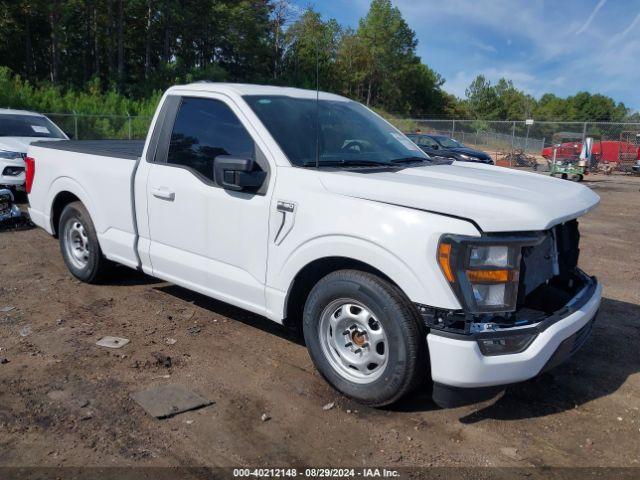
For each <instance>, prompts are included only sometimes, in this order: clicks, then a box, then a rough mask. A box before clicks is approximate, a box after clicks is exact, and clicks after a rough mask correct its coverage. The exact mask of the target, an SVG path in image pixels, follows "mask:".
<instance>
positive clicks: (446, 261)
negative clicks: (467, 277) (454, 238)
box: [438, 243, 455, 283]
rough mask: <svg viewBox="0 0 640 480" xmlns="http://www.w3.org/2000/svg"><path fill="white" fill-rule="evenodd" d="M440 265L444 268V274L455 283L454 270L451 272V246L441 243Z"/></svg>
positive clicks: (439, 250) (439, 252) (439, 246)
mask: <svg viewBox="0 0 640 480" xmlns="http://www.w3.org/2000/svg"><path fill="white" fill-rule="evenodd" d="M438 263H439V264H440V268H442V273H444V276H445V277H446V278H447V280H449V282H451V283H453V282H454V281H455V276H454V275H453V270H451V245H450V244H448V243H441V244H440V245H438Z"/></svg>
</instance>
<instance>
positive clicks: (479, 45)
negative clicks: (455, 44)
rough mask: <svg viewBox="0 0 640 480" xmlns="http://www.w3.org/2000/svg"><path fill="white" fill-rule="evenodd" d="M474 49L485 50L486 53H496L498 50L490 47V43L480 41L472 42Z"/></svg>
mask: <svg viewBox="0 0 640 480" xmlns="http://www.w3.org/2000/svg"><path fill="white" fill-rule="evenodd" d="M471 46H472V47H476V48H479V49H480V50H484V51H485V52H490V53H495V52H497V51H498V50H497V49H496V47H494V46H493V45H489V44H488V43H484V42H481V41H479V40H475V41H473V42H471Z"/></svg>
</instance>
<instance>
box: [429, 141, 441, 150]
mask: <svg viewBox="0 0 640 480" xmlns="http://www.w3.org/2000/svg"><path fill="white" fill-rule="evenodd" d="M431 148H433V149H434V150H438V149H439V148H440V146H439V145H438V144H436V143H434V144H433V145H431Z"/></svg>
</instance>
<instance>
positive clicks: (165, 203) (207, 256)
mask: <svg viewBox="0 0 640 480" xmlns="http://www.w3.org/2000/svg"><path fill="white" fill-rule="evenodd" d="M234 108H236V107H235V106H234V105H232V104H230V103H227V102H225V101H223V100H222V99H218V98H211V97H207V98H205V97H182V98H181V99H180V106H179V107H178V111H177V113H176V117H175V121H174V122H173V129H172V131H171V135H170V140H169V146H168V148H167V149H166V151H165V152H164V158H162V157H160V158H157V159H156V161H155V162H154V163H152V164H151V166H150V170H149V176H148V181H147V198H148V221H149V234H150V247H149V255H150V261H151V265H152V269H153V275H154V276H157V277H159V278H163V279H165V280H168V281H171V282H173V283H176V284H178V285H182V286H185V287H187V288H189V289H192V290H196V291H199V292H201V293H204V294H206V295H208V296H211V297H214V298H217V299H220V300H223V301H226V302H229V303H232V304H234V305H238V306H241V307H243V308H246V309H248V310H252V311H255V312H259V313H261V312H263V311H264V308H265V295H264V286H265V275H266V264H267V242H268V219H269V202H270V195H271V189H265V191H264V193H245V192H232V191H229V190H225V189H223V188H221V187H220V186H219V185H217V184H216V183H215V182H214V176H213V159H214V158H215V157H216V156H217V155H233V156H236V157H240V158H252V159H254V160H256V161H257V162H258V163H259V164H260V166H261V168H263V169H265V170H266V171H267V172H268V171H269V170H268V169H269V166H268V163H267V161H266V159H265V157H264V156H263V155H262V154H261V151H260V148H259V147H258V146H257V144H256V142H255V141H254V139H253V138H252V136H251V134H250V133H249V131H248V130H247V128H245V126H244V125H243V123H242V121H241V120H240V118H239V114H240V112H239V111H238V110H235V111H234Z"/></svg>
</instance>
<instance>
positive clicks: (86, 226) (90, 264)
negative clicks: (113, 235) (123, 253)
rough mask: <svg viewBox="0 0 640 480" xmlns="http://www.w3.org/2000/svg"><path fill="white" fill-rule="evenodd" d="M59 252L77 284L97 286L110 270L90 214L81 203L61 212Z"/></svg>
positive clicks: (75, 203) (74, 203)
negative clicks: (79, 282)
mask: <svg viewBox="0 0 640 480" xmlns="http://www.w3.org/2000/svg"><path fill="white" fill-rule="evenodd" d="M58 234H59V239H60V250H61V251H62V258H63V259H64V263H65V264H66V265H67V268H68V269H69V271H70V272H71V273H72V274H73V276H74V277H76V278H77V279H78V280H82V281H83V282H87V283H92V282H95V281H96V280H97V279H99V278H100V276H101V275H102V274H103V273H104V272H105V271H106V270H107V268H108V264H109V262H108V260H107V259H106V258H104V256H103V255H102V251H101V250H100V244H99V243H98V236H97V235H96V230H95V227H94V226H93V222H92V221H91V217H90V216H89V212H87V209H86V208H85V207H84V205H82V203H80V202H72V203H70V204H69V205H67V206H66V207H64V210H62V214H61V215H60V223H59V226H58Z"/></svg>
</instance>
